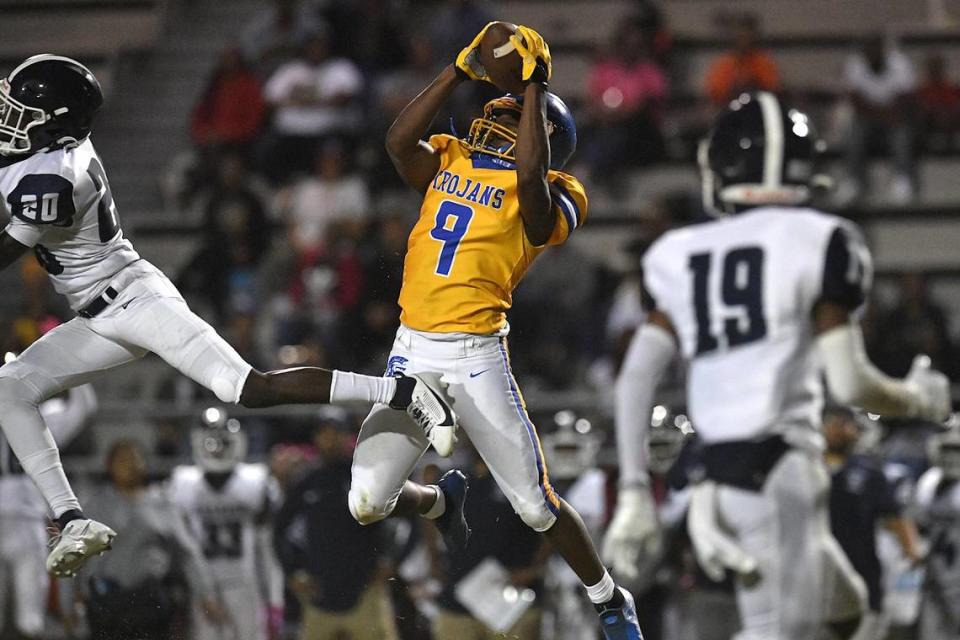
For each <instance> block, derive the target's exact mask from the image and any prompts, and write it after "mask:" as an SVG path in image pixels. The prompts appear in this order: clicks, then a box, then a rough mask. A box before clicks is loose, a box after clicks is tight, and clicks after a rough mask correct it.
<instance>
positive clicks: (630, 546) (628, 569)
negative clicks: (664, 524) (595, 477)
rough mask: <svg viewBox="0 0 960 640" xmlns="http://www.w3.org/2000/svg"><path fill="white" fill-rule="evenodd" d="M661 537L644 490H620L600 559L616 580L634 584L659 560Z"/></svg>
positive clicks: (653, 506) (653, 508) (650, 497)
mask: <svg viewBox="0 0 960 640" xmlns="http://www.w3.org/2000/svg"><path fill="white" fill-rule="evenodd" d="M662 548H663V534H662V532H661V530H660V520H659V518H658V517H657V505H656V503H655V502H654V500H653V495H652V494H651V493H650V488H649V487H646V486H637V487H631V488H629V489H622V490H621V491H620V495H619V497H618V498H617V509H616V511H615V512H614V514H613V520H611V521H610V526H609V527H608V528H607V533H606V535H605V536H604V537H603V559H604V561H605V562H606V563H607V564H609V565H610V566H612V567H613V570H614V571H616V573H617V577H618V578H622V579H623V580H624V581H627V582H633V581H635V580H637V579H638V578H639V577H640V576H641V575H644V574H645V573H648V572H649V571H650V570H651V569H652V565H654V564H655V563H656V562H657V561H658V560H659V558H660V552H661V550H662Z"/></svg>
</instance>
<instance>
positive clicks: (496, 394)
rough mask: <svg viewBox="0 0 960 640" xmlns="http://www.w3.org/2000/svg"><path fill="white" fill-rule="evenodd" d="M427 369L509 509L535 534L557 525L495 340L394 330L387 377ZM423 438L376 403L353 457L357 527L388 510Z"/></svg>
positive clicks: (551, 495) (554, 504)
mask: <svg viewBox="0 0 960 640" xmlns="http://www.w3.org/2000/svg"><path fill="white" fill-rule="evenodd" d="M421 372H431V373H438V374H440V375H441V382H442V383H444V384H446V385H448V386H447V389H446V393H447V397H448V399H449V400H450V402H451V406H452V407H453V410H454V411H455V412H456V413H457V415H458V416H459V418H460V428H462V429H463V430H464V431H465V432H466V434H467V436H469V438H470V441H471V442H472V443H473V445H474V447H476V449H477V452H478V453H479V454H480V457H481V458H483V461H484V463H485V464H486V465H487V467H488V468H489V469H490V473H491V474H492V475H493V477H494V479H495V480H496V481H497V484H498V485H499V487H500V489H501V490H502V491H503V493H504V495H505V496H506V497H507V499H508V500H509V501H510V504H511V505H512V506H513V509H514V511H516V513H517V515H519V516H520V518H521V519H523V521H524V522H525V523H526V524H527V525H529V526H530V527H531V528H533V529H534V530H536V531H546V530H547V529H549V528H550V527H551V526H553V523H554V522H556V519H557V512H558V509H559V504H560V502H559V498H558V497H557V495H556V493H555V492H554V490H553V488H552V487H551V486H550V481H549V478H548V476H547V466H546V462H545V461H544V458H543V451H542V449H541V447H540V440H539V438H538V436H537V431H536V429H535V428H534V426H533V422H532V421H531V420H530V417H529V416H528V415H527V410H526V407H525V405H524V402H523V397H522V396H521V395H520V390H519V387H518V386H517V382H516V380H515V379H514V377H513V373H512V372H511V370H510V355H509V352H508V350H507V340H506V338H505V337H500V336H477V335H469V334H462V333H456V334H437V333H424V332H421V331H414V330H412V329H409V328H407V327H404V326H401V327H400V329H399V330H398V331H397V337H396V339H395V340H394V343H393V350H392V351H391V353H390V359H389V360H388V364H387V375H393V374H396V373H406V374H408V375H409V374H413V373H421ZM428 444H429V443H428V441H427V438H426V436H425V435H424V433H423V429H421V428H420V426H418V425H417V424H416V423H415V422H414V421H413V420H412V419H411V418H410V417H409V416H407V415H406V414H405V413H401V412H398V411H392V410H390V409H389V408H387V407H386V406H385V405H376V406H374V407H373V409H372V410H371V412H370V414H369V415H368V416H367V418H366V420H364V422H363V426H362V427H361V429H360V436H359V440H358V442H357V448H356V451H355V452H354V456H353V469H352V476H353V478H352V483H351V486H350V495H349V503H350V511H351V513H352V514H353V516H354V517H355V518H356V519H357V520H358V521H359V522H361V523H363V524H367V523H371V522H376V521H378V520H381V519H383V518H385V517H387V516H388V515H390V513H391V512H392V511H393V509H394V507H395V506H396V504H397V498H398V497H399V495H400V490H401V488H402V487H403V484H404V482H405V481H406V480H407V478H408V477H409V476H410V474H411V472H413V469H414V467H415V466H416V465H417V462H418V461H419V460H420V457H421V456H422V455H423V453H424V452H425V451H426V450H427V447H428Z"/></svg>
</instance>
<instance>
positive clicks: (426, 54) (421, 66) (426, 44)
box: [376, 34, 436, 131]
mask: <svg viewBox="0 0 960 640" xmlns="http://www.w3.org/2000/svg"><path fill="white" fill-rule="evenodd" d="M406 58H407V64H406V65H404V66H403V67H401V68H399V69H396V70H395V71H393V72H391V73H388V74H385V75H384V76H383V78H382V79H381V80H380V82H379V83H378V85H377V90H376V94H377V107H378V108H379V110H380V115H381V118H382V119H383V121H384V122H385V124H384V127H383V130H384V131H386V129H387V127H388V126H389V125H390V123H392V122H393V121H394V119H395V118H396V117H397V114H398V113H400V110H401V109H403V108H404V107H405V106H407V105H408V104H409V103H410V100H412V99H413V98H414V97H415V96H416V95H417V94H418V93H420V92H421V91H423V87H425V86H426V85H428V84H430V82H431V81H432V80H433V78H434V76H435V75H436V63H435V55H434V47H433V43H432V42H431V41H430V38H428V37H427V36H425V35H423V34H416V35H413V36H411V37H410V39H409V40H408V41H407V46H406Z"/></svg>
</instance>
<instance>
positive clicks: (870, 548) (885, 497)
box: [823, 407, 921, 638]
mask: <svg viewBox="0 0 960 640" xmlns="http://www.w3.org/2000/svg"><path fill="white" fill-rule="evenodd" d="M823 426H824V435H825V436H826V439H827V464H828V465H829V466H830V471H831V475H832V479H831V483H830V524H831V529H832V530H833V535H834V536H835V537H836V539H837V541H838V542H839V543H840V547H841V548H842V549H843V551H844V553H845V554H846V556H847V558H849V559H850V562H851V563H852V564H853V568H854V569H856V571H857V573H859V574H860V576H861V577H862V578H863V580H864V582H865V583H866V586H867V601H868V604H869V608H870V611H869V614H868V616H866V618H865V622H864V624H865V625H869V628H870V629H871V632H866V630H865V629H864V628H861V630H860V631H859V632H858V634H859V635H858V636H857V637H859V638H883V637H885V634H884V631H883V628H884V626H885V623H884V621H883V619H882V607H883V571H882V569H881V565H880V558H879V557H878V556H877V526H878V525H883V526H884V528H886V529H888V530H889V531H890V532H891V533H893V534H894V536H895V537H896V539H897V542H898V543H899V544H900V548H901V549H902V551H903V554H904V556H906V558H907V559H908V560H910V561H911V562H919V561H920V558H921V553H920V548H919V537H918V534H917V529H916V526H915V525H914V523H913V521H912V520H911V519H910V518H909V517H907V516H906V515H904V510H905V507H906V500H908V499H909V496H900V495H898V493H902V492H898V491H897V488H896V486H895V485H894V483H893V482H891V481H890V480H889V479H888V478H887V476H886V475H884V472H883V467H882V464H881V462H880V461H878V460H875V459H873V458H872V457H868V456H866V455H863V454H860V453H857V451H856V448H857V442H858V440H859V439H860V430H861V427H860V424H859V422H858V419H857V416H856V414H854V413H853V412H852V411H851V410H850V409H847V408H841V407H833V408H830V409H828V410H827V411H825V412H824V419H823Z"/></svg>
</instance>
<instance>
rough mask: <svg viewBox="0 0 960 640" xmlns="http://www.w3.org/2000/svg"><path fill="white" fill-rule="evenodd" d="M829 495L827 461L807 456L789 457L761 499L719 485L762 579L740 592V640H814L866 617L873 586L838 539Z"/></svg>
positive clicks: (726, 517) (728, 516)
mask: <svg viewBox="0 0 960 640" xmlns="http://www.w3.org/2000/svg"><path fill="white" fill-rule="evenodd" d="M829 490H830V476H829V474H828V472H827V469H826V465H825V463H824V462H823V461H822V459H821V457H820V455H819V454H817V453H814V452H809V451H804V450H801V449H791V450H790V451H788V452H787V453H786V454H784V456H783V458H781V460H780V461H779V462H778V463H777V466H776V467H774V469H773V471H772V472H771V474H770V476H769V477H768V478H767V482H766V484H765V485H764V488H763V492H761V493H757V492H752V491H745V490H742V489H737V488H734V487H730V486H727V485H718V486H717V508H718V510H719V516H720V519H721V520H722V521H723V523H724V525H725V526H727V527H728V528H729V529H730V530H731V531H732V532H733V533H734V534H735V536H736V539H737V542H738V544H740V546H741V547H742V548H743V549H744V551H746V552H747V553H749V554H751V555H752V556H753V557H754V558H755V559H756V560H757V564H758V569H759V571H760V575H761V579H760V582H759V583H758V584H756V585H755V586H753V587H746V586H744V585H742V584H738V585H737V605H738V608H739V609H740V619H741V623H742V625H743V630H742V631H741V632H740V633H739V634H737V636H736V640H814V639H815V638H818V637H822V636H821V635H820V634H821V633H822V628H823V627H824V625H825V624H827V623H830V622H843V621H848V620H851V619H853V618H856V617H858V616H860V615H862V614H863V612H864V611H865V610H866V596H867V589H866V585H865V584H864V582H863V579H862V578H861V577H860V576H859V575H858V574H857V573H856V571H855V570H854V568H853V565H851V564H850V561H849V560H848V559H847V557H846V555H844V553H843V550H842V549H841V548H840V544H839V543H838V542H837V540H836V538H834V537H833V534H832V533H831V532H830V523H829V514H828V505H829Z"/></svg>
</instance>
